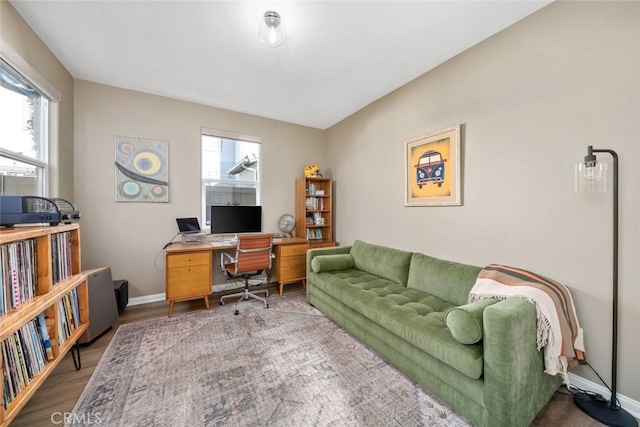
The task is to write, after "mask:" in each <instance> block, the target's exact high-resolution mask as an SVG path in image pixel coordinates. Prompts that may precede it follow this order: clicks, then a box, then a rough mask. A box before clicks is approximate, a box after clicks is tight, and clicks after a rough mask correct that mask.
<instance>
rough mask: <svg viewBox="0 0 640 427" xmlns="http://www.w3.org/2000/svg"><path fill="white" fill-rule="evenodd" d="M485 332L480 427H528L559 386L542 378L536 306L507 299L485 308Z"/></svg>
mask: <svg viewBox="0 0 640 427" xmlns="http://www.w3.org/2000/svg"><path fill="white" fill-rule="evenodd" d="M483 327H484V340H483V346H484V381H485V391H484V407H485V409H486V411H485V414H484V417H485V418H484V425H491V426H528V425H530V423H531V422H532V421H533V419H534V418H535V416H536V415H537V414H538V412H539V411H540V410H541V409H542V407H543V406H544V405H545V404H546V403H547V401H548V400H549V399H550V398H551V396H552V395H553V393H554V392H555V391H556V389H557V388H558V387H559V386H560V384H561V383H562V378H561V377H560V376H555V377H554V376H551V375H548V374H545V373H544V360H543V350H540V351H538V349H537V344H536V336H537V332H536V331H537V326H536V309H535V306H534V305H533V304H531V303H529V302H527V301H524V300H522V299H520V298H509V299H506V300H504V301H501V302H499V303H497V304H494V305H492V306H489V307H487V308H486V309H485V310H484V315H483Z"/></svg>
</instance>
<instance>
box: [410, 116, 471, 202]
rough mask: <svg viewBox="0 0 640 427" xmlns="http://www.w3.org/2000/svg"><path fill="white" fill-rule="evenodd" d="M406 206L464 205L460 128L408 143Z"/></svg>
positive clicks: (421, 137)
mask: <svg viewBox="0 0 640 427" xmlns="http://www.w3.org/2000/svg"><path fill="white" fill-rule="evenodd" d="M404 176H405V186H406V188H405V198H404V205H405V206H447V205H449V206H455V205H460V204H461V200H460V187H461V181H460V125H455V126H452V127H448V128H446V129H441V130H439V131H437V132H433V133H430V134H427V135H423V136H420V137H418V138H414V139H412V140H409V141H407V142H405V160H404Z"/></svg>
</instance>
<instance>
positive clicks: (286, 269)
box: [279, 255, 307, 283]
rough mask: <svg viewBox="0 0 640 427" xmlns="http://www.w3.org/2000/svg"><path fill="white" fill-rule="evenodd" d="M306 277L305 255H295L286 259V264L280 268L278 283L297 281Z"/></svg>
mask: <svg viewBox="0 0 640 427" xmlns="http://www.w3.org/2000/svg"><path fill="white" fill-rule="evenodd" d="M306 276H307V257H306V255H296V256H291V257H288V258H287V260H286V262H284V263H282V264H281V267H280V277H279V282H280V283H287V282H291V281H294V282H295V281H298V280H302V279H304V278H306Z"/></svg>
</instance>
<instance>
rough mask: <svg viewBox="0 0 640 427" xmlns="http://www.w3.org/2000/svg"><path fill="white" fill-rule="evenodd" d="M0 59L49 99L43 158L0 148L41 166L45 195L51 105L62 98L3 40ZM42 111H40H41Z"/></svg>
mask: <svg viewBox="0 0 640 427" xmlns="http://www.w3.org/2000/svg"><path fill="white" fill-rule="evenodd" d="M0 59H2V60H3V61H4V62H5V63H6V64H7V65H8V66H9V67H11V68H13V69H14V70H15V71H16V72H17V73H18V74H20V76H22V78H24V79H25V80H27V81H28V82H29V84H30V85H31V86H33V88H34V89H35V90H37V91H38V92H39V93H40V95H41V96H43V97H45V98H47V100H48V101H49V103H48V109H47V114H46V115H45V116H44V120H45V122H43V123H42V124H41V136H40V137H41V139H42V141H43V144H42V146H41V147H40V149H41V155H42V158H43V159H46V161H43V160H40V159H34V158H32V157H27V156H23V155H21V154H19V153H14V152H12V151H8V150H6V149H3V148H0V154H1V155H3V156H4V157H7V158H11V159H14V160H17V161H20V162H23V163H26V164H30V165H33V166H36V167H39V168H42V170H43V174H42V176H41V177H40V183H39V186H40V188H41V191H42V195H43V196H44V197H47V196H48V195H49V172H50V170H49V169H50V167H51V164H50V159H49V151H50V150H49V149H50V144H51V135H50V125H51V115H52V111H53V109H52V106H53V104H54V103H55V104H57V103H59V102H60V101H61V100H62V96H61V95H60V91H58V90H57V89H56V88H55V87H54V86H53V85H52V84H51V83H49V82H48V81H47V79H45V78H44V77H42V75H41V74H40V73H38V72H37V71H36V69H35V68H33V67H32V66H31V65H29V63H28V62H27V61H26V60H25V59H24V58H22V56H20V55H19V54H18V53H17V52H16V51H14V50H13V49H12V48H11V47H9V46H8V45H7V44H6V43H5V42H4V41H2V40H0ZM41 113H42V112H41Z"/></svg>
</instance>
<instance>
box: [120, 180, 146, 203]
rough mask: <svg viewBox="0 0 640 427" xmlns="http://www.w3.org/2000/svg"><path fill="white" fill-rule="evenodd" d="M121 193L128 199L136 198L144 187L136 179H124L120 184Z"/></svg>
mask: <svg viewBox="0 0 640 427" xmlns="http://www.w3.org/2000/svg"><path fill="white" fill-rule="evenodd" d="M120 190H121V194H122V195H123V196H124V197H126V198H128V199H135V198H136V197H138V196H139V195H140V193H141V192H142V187H141V186H140V184H138V183H137V182H135V181H124V182H123V183H122V185H121V186H120Z"/></svg>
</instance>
